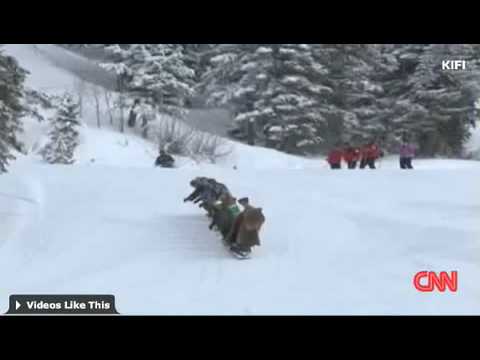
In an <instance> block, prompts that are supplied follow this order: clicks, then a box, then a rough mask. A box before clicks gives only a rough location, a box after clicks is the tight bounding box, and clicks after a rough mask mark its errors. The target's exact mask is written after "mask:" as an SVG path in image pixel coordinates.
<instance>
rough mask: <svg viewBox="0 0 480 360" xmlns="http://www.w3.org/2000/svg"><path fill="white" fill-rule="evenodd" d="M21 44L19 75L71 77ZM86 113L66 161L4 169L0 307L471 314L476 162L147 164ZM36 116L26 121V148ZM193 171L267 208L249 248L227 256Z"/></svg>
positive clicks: (478, 191) (26, 161) (280, 158)
mask: <svg viewBox="0 0 480 360" xmlns="http://www.w3.org/2000/svg"><path fill="white" fill-rule="evenodd" d="M27 51H31V49H30V50H29V49H28V48H23V47H22V46H21V45H14V46H10V47H9V52H10V53H12V54H16V55H18V56H19V58H20V63H21V64H22V61H23V64H25V66H26V67H27V68H28V69H29V70H30V71H31V72H32V75H31V77H30V78H29V80H28V81H29V86H31V87H33V88H49V89H56V90H58V91H61V90H63V89H67V88H68V87H69V86H71V84H72V82H73V81H75V77H74V76H73V75H72V74H71V73H68V72H65V71H64V70H62V69H58V68H56V67H55V66H54V65H47V64H43V63H41V64H36V61H29V59H37V60H38V58H35V57H34V55H32V54H30V53H28V52H27ZM46 66H50V67H48V68H46ZM90 116H91V113H90V112H87V116H86V118H85V119H84V121H85V123H86V126H85V127H84V128H83V129H82V136H81V145H80V148H79V149H78V152H77V154H76V155H77V160H78V161H77V163H76V164H75V165H72V166H60V165H49V164H46V163H44V162H43V161H41V160H40V158H39V157H38V155H36V154H35V152H34V151H32V152H31V153H30V154H29V155H27V156H21V155H19V156H18V161H17V162H15V163H13V165H12V166H11V167H10V169H9V170H10V172H9V173H8V174H6V175H2V176H0V228H1V229H2V236H1V237H0V274H1V275H0V278H1V286H0V313H1V312H5V311H6V310H7V306H8V296H9V295H10V294H32V293H42V294H44V293H47V294H95V293H100V294H113V295H115V296H116V301H117V309H118V311H119V312H120V313H122V314H145V315H148V314H239V315H264V314H289V315H295V314H306V315H309V314H328V315H330V314H476V315H479V314H480V287H479V286H478V279H479V278H480V222H479V221H478V219H479V217H480V187H479V186H478V184H479V181H478V180H479V178H480V162H478V161H466V160H464V161H461V160H418V161H415V162H414V166H415V168H416V169H415V170H414V171H401V170H399V169H398V164H397V159H396V158H387V159H384V160H383V161H382V162H381V163H380V164H379V169H378V170H377V171H370V170H365V171H360V170H355V171H347V170H343V171H330V170H327V168H326V163H325V161H323V160H322V159H318V160H312V159H302V158H298V157H294V156H289V155H286V154H282V153H278V152H276V151H273V150H269V149H262V148H254V147H249V146H245V145H240V144H235V143H232V146H234V151H233V153H232V154H231V155H230V156H229V157H228V158H225V159H223V160H222V161H221V162H220V163H219V164H217V165H213V164H204V163H195V162H193V161H189V160H187V159H180V160H179V161H180V167H179V168H178V169H174V170H172V169H158V168H154V167H153V161H154V159H155V155H156V149H155V146H154V145H153V144H152V143H149V142H146V141H144V140H142V139H140V138H139V137H137V136H135V135H133V134H128V133H127V134H120V133H118V132H114V131H112V130H111V129H108V128H105V129H102V130H98V129H96V128H94V127H93V126H92V125H93V124H94V123H95V121H94V119H92V118H91V117H90ZM42 126H44V125H38V124H35V123H33V122H30V123H29V124H28V126H27V131H26V134H25V135H24V138H23V139H24V140H27V142H28V145H29V146H28V148H29V149H33V148H35V147H36V146H37V147H38V146H40V144H41V142H42V137H43V135H44V133H45V129H43V128H42ZM234 166H236V167H237V170H235V169H234V168H233V167H234ZM196 176H209V177H215V178H216V179H217V180H218V181H220V182H222V183H225V184H226V185H227V186H228V187H229V188H230V190H231V191H232V193H233V194H234V195H236V196H237V197H241V196H249V197H250V199H251V201H252V203H253V204H254V205H256V206H260V207H262V208H263V211H264V213H265V216H266V218H267V220H266V223H265V226H264V228H263V229H262V232H261V241H262V246H261V247H257V248H255V249H254V253H253V256H252V259H250V260H248V261H238V260H236V259H234V258H232V257H231V256H230V255H229V254H228V253H227V252H226V250H225V249H224V247H223V245H222V243H221V240H220V238H219V237H218V235H217V234H216V233H214V232H212V231H209V230H208V219H207V218H206V217H205V215H204V213H203V211H201V209H199V208H197V207H195V206H193V205H192V204H186V203H184V202H183V201H182V199H183V198H184V197H185V196H186V195H188V194H189V193H190V192H191V190H192V189H191V187H190V186H189V182H190V180H191V179H192V178H194V177H196ZM423 270H427V271H453V270H456V271H458V277H459V290H458V292H457V293H450V292H445V293H419V292H417V290H415V288H414V287H413V284H412V279H413V276H414V275H415V273H417V272H418V271H423Z"/></svg>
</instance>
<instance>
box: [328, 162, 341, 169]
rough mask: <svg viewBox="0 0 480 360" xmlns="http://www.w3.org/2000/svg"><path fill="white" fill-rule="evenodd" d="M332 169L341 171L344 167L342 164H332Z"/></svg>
mask: <svg viewBox="0 0 480 360" xmlns="http://www.w3.org/2000/svg"><path fill="white" fill-rule="evenodd" d="M330 168H331V169H341V168H342V166H341V165H340V163H338V164H330Z"/></svg>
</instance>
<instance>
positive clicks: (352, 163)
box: [348, 161, 357, 169]
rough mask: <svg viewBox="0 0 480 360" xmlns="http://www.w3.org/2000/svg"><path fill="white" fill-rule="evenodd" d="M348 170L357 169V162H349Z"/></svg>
mask: <svg viewBox="0 0 480 360" xmlns="http://www.w3.org/2000/svg"><path fill="white" fill-rule="evenodd" d="M348 168H349V169H356V168H357V161H349V162H348Z"/></svg>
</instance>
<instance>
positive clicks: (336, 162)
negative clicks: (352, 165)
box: [327, 144, 343, 169]
mask: <svg viewBox="0 0 480 360" xmlns="http://www.w3.org/2000/svg"><path fill="white" fill-rule="evenodd" d="M342 157H343V152H342V150H341V149H340V146H339V144H336V145H335V147H334V148H333V149H332V150H331V151H330V152H329V153H328V157H327V162H328V163H329V164H330V168H331V169H341V168H342Z"/></svg>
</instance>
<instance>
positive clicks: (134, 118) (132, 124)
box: [128, 108, 137, 128]
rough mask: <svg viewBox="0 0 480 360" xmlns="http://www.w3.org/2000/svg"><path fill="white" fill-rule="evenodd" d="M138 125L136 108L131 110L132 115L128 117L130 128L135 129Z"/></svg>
mask: <svg viewBox="0 0 480 360" xmlns="http://www.w3.org/2000/svg"><path fill="white" fill-rule="evenodd" d="M136 123H137V113H136V111H135V108H132V109H131V110H130V114H129V115H128V126H129V127H131V128H133V127H135V124H136Z"/></svg>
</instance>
